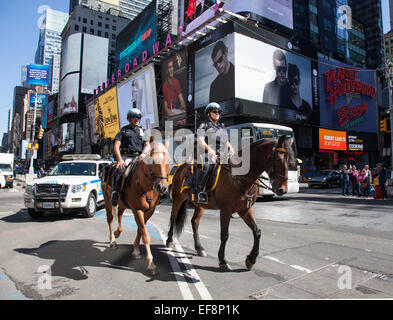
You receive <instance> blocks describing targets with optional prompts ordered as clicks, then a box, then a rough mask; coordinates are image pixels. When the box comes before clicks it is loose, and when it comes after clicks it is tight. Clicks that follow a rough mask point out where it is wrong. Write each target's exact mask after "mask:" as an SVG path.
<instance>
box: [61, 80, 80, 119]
mask: <svg viewBox="0 0 393 320" xmlns="http://www.w3.org/2000/svg"><path fill="white" fill-rule="evenodd" d="M78 98H79V73H72V74H69V75H67V76H66V77H65V78H64V79H63V80H62V81H61V86H60V106H59V117H61V116H63V115H65V114H68V113H74V112H78Z"/></svg>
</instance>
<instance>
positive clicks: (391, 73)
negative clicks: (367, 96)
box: [386, 61, 393, 178]
mask: <svg viewBox="0 0 393 320" xmlns="http://www.w3.org/2000/svg"><path fill="white" fill-rule="evenodd" d="M386 78H387V80H388V90H389V116H390V165H391V167H392V168H393V130H392V125H393V99H392V89H393V85H392V78H393V63H392V62H391V61H389V62H388V64H387V65H386ZM390 178H393V173H392V176H391V177H390Z"/></svg>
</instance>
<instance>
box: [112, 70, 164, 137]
mask: <svg viewBox="0 0 393 320" xmlns="http://www.w3.org/2000/svg"><path fill="white" fill-rule="evenodd" d="M117 96H118V101H119V118H120V128H121V127H123V126H126V125H128V124H129V122H128V120H127V112H128V111H129V110H130V109H131V108H137V109H139V110H140V111H141V113H142V120H141V122H140V125H141V126H142V127H144V128H145V129H150V128H155V127H158V126H159V118H158V108H157V92H156V80H155V73H154V67H153V65H152V64H149V65H148V66H146V67H144V68H143V69H142V70H140V71H139V72H137V73H135V74H134V75H132V77H131V78H130V80H128V81H127V82H125V83H123V84H121V86H119V87H118V88H117Z"/></svg>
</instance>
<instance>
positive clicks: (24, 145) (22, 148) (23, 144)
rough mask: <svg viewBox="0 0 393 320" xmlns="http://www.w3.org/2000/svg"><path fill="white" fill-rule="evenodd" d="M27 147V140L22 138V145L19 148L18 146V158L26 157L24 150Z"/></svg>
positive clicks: (23, 158)
mask: <svg viewBox="0 0 393 320" xmlns="http://www.w3.org/2000/svg"><path fill="white" fill-rule="evenodd" d="M28 148H29V141H28V140H22V145H21V148H20V158H21V159H22V160H25V159H27V157H26V151H27V149H28Z"/></svg>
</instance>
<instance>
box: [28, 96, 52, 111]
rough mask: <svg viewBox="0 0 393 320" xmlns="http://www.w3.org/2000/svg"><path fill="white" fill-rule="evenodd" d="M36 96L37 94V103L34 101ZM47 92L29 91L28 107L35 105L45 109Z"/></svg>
mask: <svg viewBox="0 0 393 320" xmlns="http://www.w3.org/2000/svg"><path fill="white" fill-rule="evenodd" d="M36 96H37V103H36ZM48 97H49V94H47V93H37V95H36V94H35V93H30V108H31V109H33V108H34V107H36V108H37V109H39V110H43V109H45V107H46V105H47V103H48Z"/></svg>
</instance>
